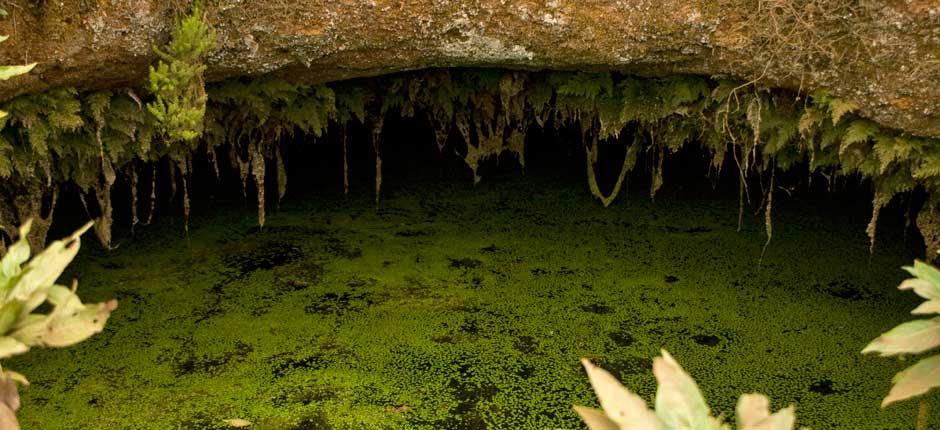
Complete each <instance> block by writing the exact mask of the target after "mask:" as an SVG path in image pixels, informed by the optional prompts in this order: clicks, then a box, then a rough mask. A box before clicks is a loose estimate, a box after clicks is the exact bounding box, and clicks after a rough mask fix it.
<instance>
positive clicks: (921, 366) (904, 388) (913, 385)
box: [862, 261, 940, 407]
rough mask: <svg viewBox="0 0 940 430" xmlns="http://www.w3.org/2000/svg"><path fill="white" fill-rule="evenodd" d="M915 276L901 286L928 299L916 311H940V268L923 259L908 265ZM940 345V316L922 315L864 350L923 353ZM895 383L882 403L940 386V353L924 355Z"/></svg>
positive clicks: (930, 312)
mask: <svg viewBox="0 0 940 430" xmlns="http://www.w3.org/2000/svg"><path fill="white" fill-rule="evenodd" d="M904 270H906V271H907V272H908V273H910V274H911V275H913V276H914V277H913V278H911V279H908V280H905V281H904V282H902V283H901V285H900V286H898V288H899V289H901V290H913V291H914V293H915V294H917V295H918V296H920V297H922V298H924V299H927V301H926V302H924V303H922V304H921V305H920V306H918V307H917V308H916V309H914V310H913V311H911V313H912V314H914V315H935V314H940V270H937V268H936V267H934V266H931V265H929V264H927V263H924V262H921V261H915V262H914V265H913V266H908V267H905V268H904ZM938 346H940V317H934V318H932V319H920V320H914V321H911V322H907V323H904V324H901V325H899V326H897V327H895V328H893V329H891V330H889V331H888V332H886V333H884V334H882V335H881V336H879V337H878V338H877V339H875V340H874V341H872V342H871V343H869V344H868V346H866V347H865V349H864V350H862V353H863V354H864V353H872V352H877V353H878V354H879V355H881V356H882V357H889V356H900V355H905V354H921V353H923V352H926V351H929V350H931V349H934V348H936V347H938ZM892 383H893V386H892V387H891V392H890V393H888V396H887V397H885V399H884V400H883V401H882V402H881V406H882V407H884V406H888V405H889V404H891V403H894V402H897V401H901V400H906V399H909V398H911V397H916V396H919V395H922V394H924V393H926V392H928V391H930V390H931V389H933V388H935V387H940V355H934V356H932V357H928V358H925V359H922V360H921V361H919V362H917V363H916V364H914V365H913V366H911V367H908V368H907V369H905V370H903V371H901V372H899V373H898V374H897V375H895V376H894V380H893V381H892Z"/></svg>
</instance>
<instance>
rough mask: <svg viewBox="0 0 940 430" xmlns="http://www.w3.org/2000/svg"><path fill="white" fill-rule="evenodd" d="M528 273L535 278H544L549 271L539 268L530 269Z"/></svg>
mask: <svg viewBox="0 0 940 430" xmlns="http://www.w3.org/2000/svg"><path fill="white" fill-rule="evenodd" d="M530 272H531V273H532V274H533V275H535V276H545V275H547V274H549V271H548V270H545V269H543V268H541V267H536V268H534V269H532V270H531V271H530Z"/></svg>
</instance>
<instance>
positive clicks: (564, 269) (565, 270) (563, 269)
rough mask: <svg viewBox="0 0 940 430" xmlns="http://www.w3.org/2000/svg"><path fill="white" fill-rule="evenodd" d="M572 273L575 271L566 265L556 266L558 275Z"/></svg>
mask: <svg viewBox="0 0 940 430" xmlns="http://www.w3.org/2000/svg"><path fill="white" fill-rule="evenodd" d="M574 273H575V272H574V270H573V269H569V268H567V267H565V266H561V267H559V268H558V274H559V275H574Z"/></svg>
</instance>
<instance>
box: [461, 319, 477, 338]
mask: <svg viewBox="0 0 940 430" xmlns="http://www.w3.org/2000/svg"><path fill="white" fill-rule="evenodd" d="M460 331H462V332H464V333H466V334H469V335H476V334H477V333H479V332H480V326H479V324H478V323H477V320H476V319H474V318H469V319H467V320H466V321H464V322H463V324H461V325H460Z"/></svg>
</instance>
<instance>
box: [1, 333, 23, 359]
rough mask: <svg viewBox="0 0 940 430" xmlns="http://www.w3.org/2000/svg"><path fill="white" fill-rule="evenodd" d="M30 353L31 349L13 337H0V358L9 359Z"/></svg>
mask: <svg viewBox="0 0 940 430" xmlns="http://www.w3.org/2000/svg"><path fill="white" fill-rule="evenodd" d="M26 351H29V347H28V346H26V345H25V344H23V342H20V341H18V340H16V339H14V338H12V337H9V336H3V337H0V358H9V357H12V356H14V355H19V354H22V353H24V352H26Z"/></svg>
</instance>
